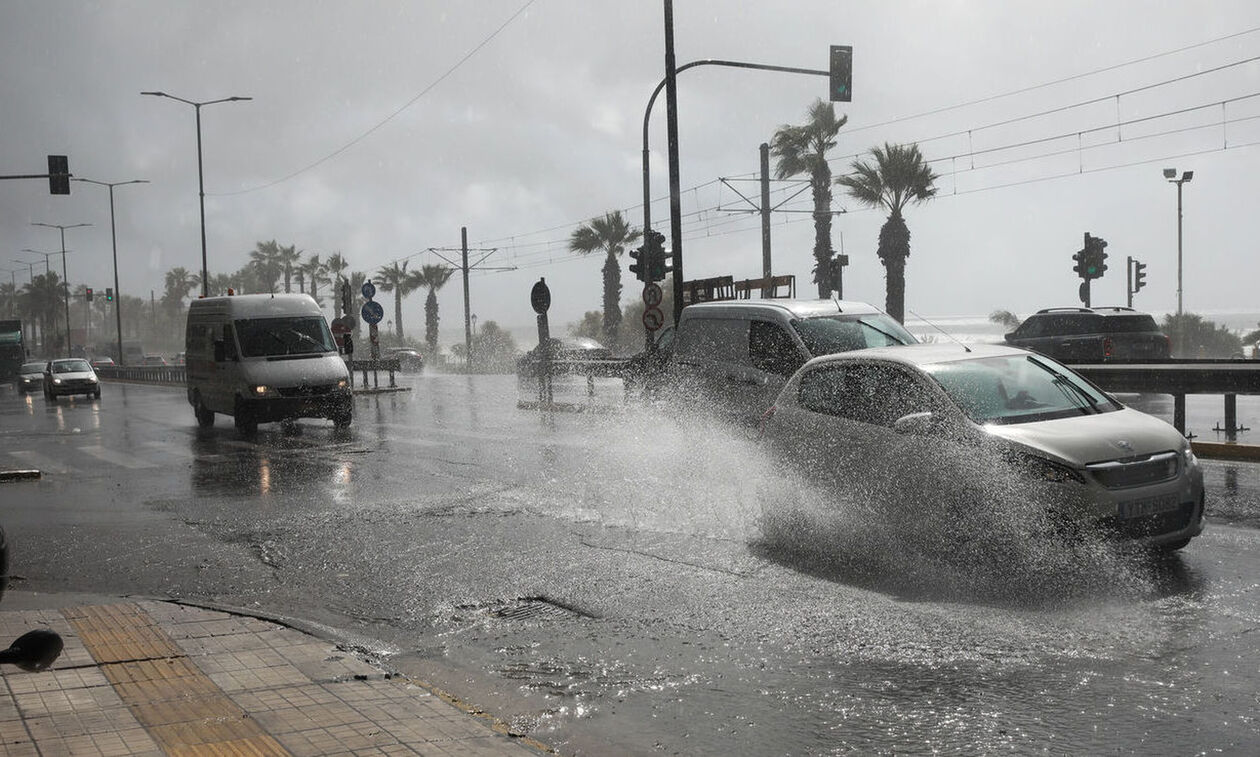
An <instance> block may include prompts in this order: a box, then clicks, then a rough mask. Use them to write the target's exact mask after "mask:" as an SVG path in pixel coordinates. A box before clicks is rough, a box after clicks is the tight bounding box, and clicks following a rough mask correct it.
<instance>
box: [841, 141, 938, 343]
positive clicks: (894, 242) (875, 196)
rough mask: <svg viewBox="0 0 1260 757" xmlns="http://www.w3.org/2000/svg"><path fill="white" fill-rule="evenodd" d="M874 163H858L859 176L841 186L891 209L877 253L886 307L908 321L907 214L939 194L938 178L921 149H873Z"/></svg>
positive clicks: (865, 202) (850, 177)
mask: <svg viewBox="0 0 1260 757" xmlns="http://www.w3.org/2000/svg"><path fill="white" fill-rule="evenodd" d="M871 156H872V157H873V158H874V162H873V163H872V162H869V161H864V160H855V161H853V166H852V168H853V173H851V174H848V175H846V176H841V177H840V178H838V179H836V183H837V184H839V185H840V186H842V187H845V188H846V189H848V190H849V196H850V197H852V198H853V199H855V200H857V201H858V202H860V203H862V204H863V205H866V206H869V207H872V208H878V207H883V208H886V209H887V210H888V211H889V212H888V220H887V221H885V222H884V225H883V227H882V228H880V230H879V247H878V249H877V254H878V255H879V260H880V262H881V263H883V264H884V271H885V276H886V278H887V294H886V297H885V301H884V302H885V304H884V309H885V310H887V311H888V314H889V315H891V316H892V317H893V318H896V319H897V321H898V322H902V323H904V322H905V320H906V318H905V309H906V258H908V257H910V229H909V228H908V227H907V226H906V222H905V219H904V218H903V217H902V214H901V211H902V210H903V209H904V208H905V206H906V205H908V204H909V203H911V202H924V201H925V200H928V199H931V198H932V197H933V196H935V195H936V187H935V186H934V182H935V181H936V179H937V178H938V177H937V175H936V174H935V173H933V171H932V167H931V166H929V165H928V164H927V161H925V160H924V159H923V155H922V154H921V153H920V152H919V146H918V145H916V144H910V145H890V144H887V143H885V144H884V146H883V148H879V147H875V148H872V149H871Z"/></svg>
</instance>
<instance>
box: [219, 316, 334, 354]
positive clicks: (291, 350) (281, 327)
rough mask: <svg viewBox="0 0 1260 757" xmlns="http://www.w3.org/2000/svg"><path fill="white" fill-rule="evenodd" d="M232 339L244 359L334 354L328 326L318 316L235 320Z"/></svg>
mask: <svg viewBox="0 0 1260 757" xmlns="http://www.w3.org/2000/svg"><path fill="white" fill-rule="evenodd" d="M236 337H237V339H238V340H239V341H240V344H241V354H242V355H244V356H245V357H277V356H281V355H318V354H323V353H325V352H336V351H337V346H336V344H335V343H334V342H333V338H332V332H330V331H329V330H328V324H327V323H325V322H324V319H323V318H321V317H319V316H302V317H297V318H243V319H240V320H238V321H236Z"/></svg>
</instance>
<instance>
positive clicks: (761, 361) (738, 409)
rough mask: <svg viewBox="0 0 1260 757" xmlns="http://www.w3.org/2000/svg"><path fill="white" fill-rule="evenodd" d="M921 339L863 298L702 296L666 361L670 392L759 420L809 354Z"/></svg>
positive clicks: (685, 314)
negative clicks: (712, 298) (706, 299)
mask: <svg viewBox="0 0 1260 757" xmlns="http://www.w3.org/2000/svg"><path fill="white" fill-rule="evenodd" d="M917 341H918V340H917V339H915V338H914V337H913V336H911V335H910V333H909V332H908V331H906V330H905V329H904V328H902V326H901V324H900V323H897V321H896V320H895V319H894V318H892V317H891V316H889V315H887V314H886V313H884V312H883V311H881V310H880V309H879V308H876V307H874V306H873V305H868V304H866V303H864V302H848V301H843V300H839V301H837V300H790V299H766V300H718V301H713V302H700V303H696V304H694V305H688V306H687V307H685V308H683V311H682V317H681V318H680V319H679V321H678V328H677V329H675V336H674V342H673V352H672V354H671V355H670V357H669V359H668V362H667V363H666V365H665V387H666V388H665V391H666V392H667V395H668V396H672V397H673V399H674V401H676V402H678V403H680V404H682V405H684V406H692V407H695V408H697V409H703V410H704V411H706V412H710V413H712V414H715V415H719V416H727V417H731V418H734V419H737V420H741V421H746V422H756V421H757V419H759V418H760V417H761V415H762V413H764V412H765V411H766V409H767V408H768V407H770V404H771V403H772V402H774V398H775V397H777V396H778V394H779V390H780V389H782V388H783V385H784V384H785V383H787V380H788V377H789V376H791V375H792V374H793V373H795V372H796V369H797V368H800V367H801V366H802V365H804V364H805V363H806V361H808V360H809V359H810V358H813V357H816V356H818V355H828V354H831V353H833V352H846V351H848V350H858V349H863V348H865V347H884V346H889V345H897V344H913V343H915V342H917Z"/></svg>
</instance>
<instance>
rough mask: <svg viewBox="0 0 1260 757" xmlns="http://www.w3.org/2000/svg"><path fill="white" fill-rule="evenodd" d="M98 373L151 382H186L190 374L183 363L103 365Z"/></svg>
mask: <svg viewBox="0 0 1260 757" xmlns="http://www.w3.org/2000/svg"><path fill="white" fill-rule="evenodd" d="M96 375H98V376H100V377H101V378H105V379H115V380H118V381H143V382H148V383H151V384H184V383H187V376H188V374H187V373H186V372H185V370H184V366H182V365H103V366H101V367H99V368H97V369H96Z"/></svg>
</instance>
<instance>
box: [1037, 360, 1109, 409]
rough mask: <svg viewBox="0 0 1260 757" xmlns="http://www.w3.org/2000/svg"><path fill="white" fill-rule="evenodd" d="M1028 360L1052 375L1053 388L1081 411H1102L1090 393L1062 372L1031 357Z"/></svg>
mask: <svg viewBox="0 0 1260 757" xmlns="http://www.w3.org/2000/svg"><path fill="white" fill-rule="evenodd" d="M1028 362H1030V363H1032V364H1033V365H1035V366H1037V367H1038V368H1040V369H1041V370H1043V371H1045V372H1046V373H1049V374H1050V375H1051V376H1053V377H1054V378H1052V379H1051V380H1050V381H1051V383H1053V384H1054V385H1055V388H1057V389H1058V390H1059V391H1060V392H1062V393H1063V396H1064V397H1065V398H1066V399H1067V400H1068V401H1069V402H1072V403H1073V404H1076V405H1078V406H1079V407H1080V408H1081V410H1082V411H1085V410H1092V411H1094V412H1095V413H1101V412H1102V410H1100V409H1099V408H1098V402H1097V401H1095V400H1094V398H1093V397H1092V396H1091V395H1090V393H1089V392H1087V391H1085V390H1084V389H1082V388H1081V387H1079V386H1077V384H1076V382H1074V381H1072V380H1071V379H1069V378H1068V377H1067V376H1064V375H1063V374H1062V373H1059V372H1058V371H1056V370H1055V369H1053V368H1051V367H1050V366H1048V365H1046V364H1044V363H1042V362H1040V361H1038V360H1034V359H1033V358H1031V357H1030V358H1028Z"/></svg>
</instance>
